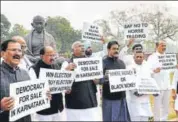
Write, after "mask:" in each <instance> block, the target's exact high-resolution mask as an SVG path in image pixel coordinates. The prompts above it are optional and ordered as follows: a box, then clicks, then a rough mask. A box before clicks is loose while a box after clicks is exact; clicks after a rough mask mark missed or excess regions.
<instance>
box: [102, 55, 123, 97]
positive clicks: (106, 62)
mask: <svg viewBox="0 0 178 122" xmlns="http://www.w3.org/2000/svg"><path fill="white" fill-rule="evenodd" d="M125 68H126V67H125V64H124V62H123V61H122V60H119V59H117V58H112V57H108V56H107V57H105V58H104V59H103V70H104V71H103V73H104V74H105V72H106V70H112V69H125ZM104 80H105V79H104ZM102 93H103V97H104V98H105V99H109V100H120V99H122V98H125V96H126V95H125V91H122V92H115V93H111V92H110V87H109V82H108V81H107V82H104V83H103V91H102Z"/></svg>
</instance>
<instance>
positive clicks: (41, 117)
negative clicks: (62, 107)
mask: <svg viewBox="0 0 178 122" xmlns="http://www.w3.org/2000/svg"><path fill="white" fill-rule="evenodd" d="M36 120H37V121H49V122H50V121H60V113H55V114H51V115H41V114H36Z"/></svg>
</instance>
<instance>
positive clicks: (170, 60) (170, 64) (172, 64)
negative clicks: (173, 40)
mask: <svg viewBox="0 0 178 122" xmlns="http://www.w3.org/2000/svg"><path fill="white" fill-rule="evenodd" d="M158 59H159V62H160V63H161V69H162V70H172V69H175V68H176V65H177V59H176V54H165V55H162V56H158Z"/></svg>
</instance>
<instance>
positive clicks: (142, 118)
mask: <svg viewBox="0 0 178 122" xmlns="http://www.w3.org/2000/svg"><path fill="white" fill-rule="evenodd" d="M148 119H149V117H147V116H134V117H133V116H131V121H141V122H143V121H148Z"/></svg>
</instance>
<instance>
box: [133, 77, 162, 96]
mask: <svg viewBox="0 0 178 122" xmlns="http://www.w3.org/2000/svg"><path fill="white" fill-rule="evenodd" d="M136 87H137V91H138V93H139V94H160V89H159V87H158V85H157V83H156V81H155V80H154V79H153V78H139V79H137V83H136Z"/></svg>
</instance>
